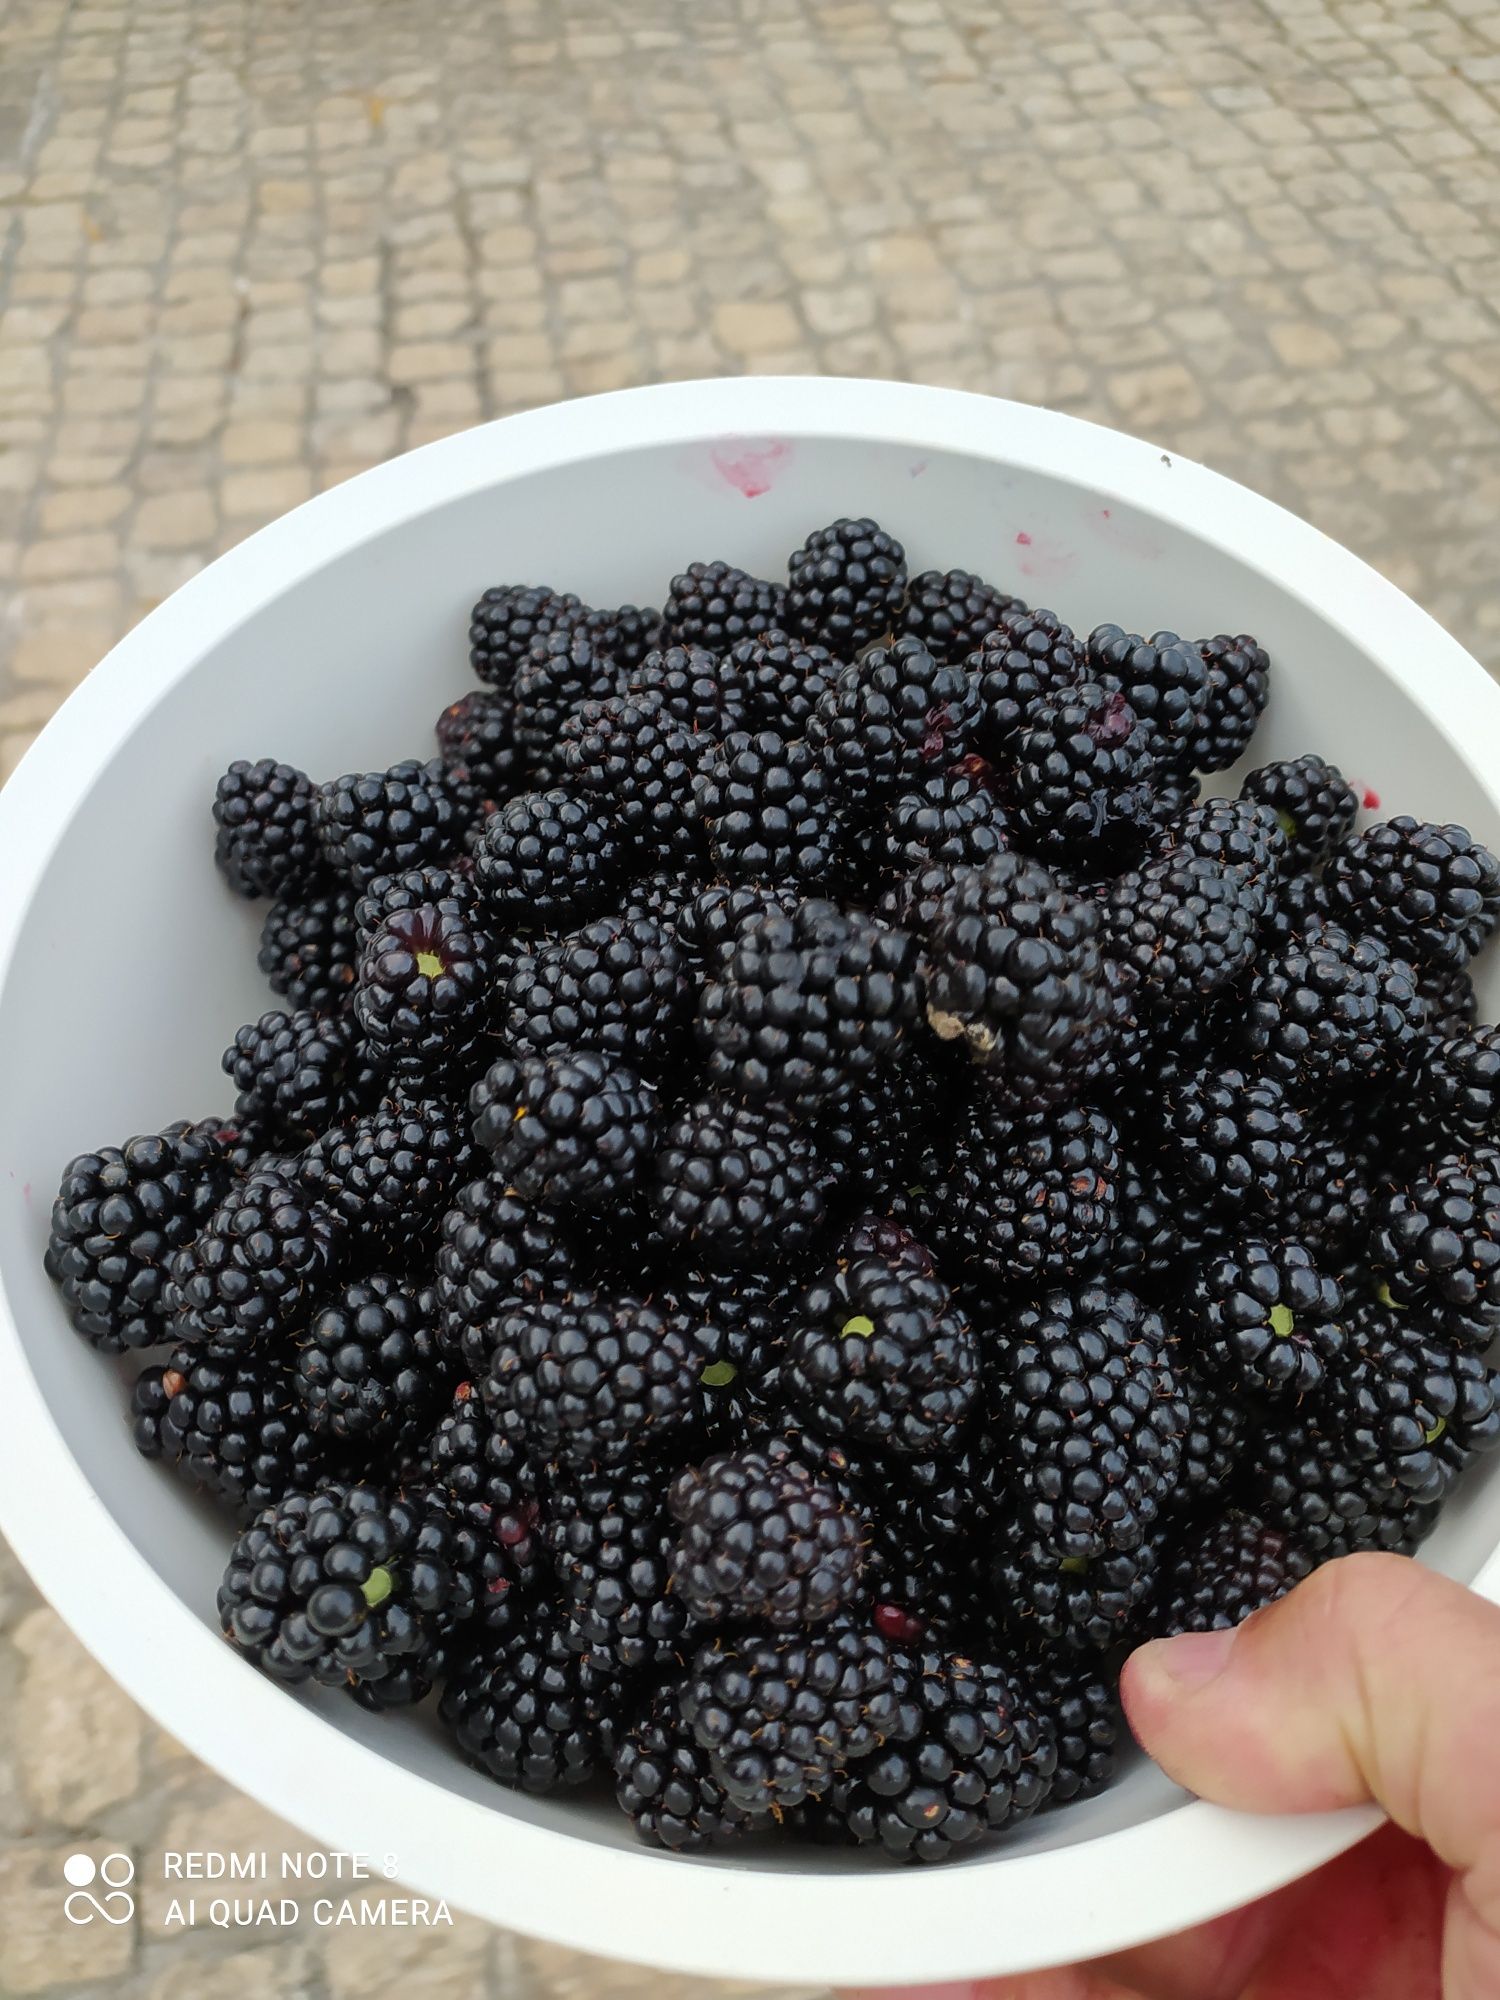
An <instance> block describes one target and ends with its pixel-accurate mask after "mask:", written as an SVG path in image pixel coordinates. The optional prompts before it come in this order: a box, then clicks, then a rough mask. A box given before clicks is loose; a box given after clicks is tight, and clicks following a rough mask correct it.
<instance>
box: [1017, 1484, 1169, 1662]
mask: <svg viewBox="0 0 1500 2000" xmlns="http://www.w3.org/2000/svg"><path fill="white" fill-rule="evenodd" d="M1159 1563H1160V1543H1159V1540H1158V1539H1157V1538H1156V1537H1152V1538H1151V1539H1148V1540H1146V1541H1144V1542H1142V1543H1141V1544H1140V1546H1139V1547H1138V1548H1134V1549H1131V1550H1129V1551H1127V1552H1119V1551H1112V1552H1111V1553H1109V1554H1108V1555H1102V1556H1094V1557H1092V1558H1086V1557H1083V1556H1066V1555H1060V1554H1059V1553H1058V1552H1057V1551H1056V1550H1055V1549H1054V1548H1053V1547H1052V1546H1051V1544H1050V1543H1048V1542H1045V1541H1043V1540H1040V1539H1039V1538H1037V1537H1036V1536H1034V1535H1031V1534H1030V1533H1029V1532H1028V1529H1027V1526H1026V1524H1025V1522H1024V1521H1022V1520H1020V1519H1019V1518H1017V1517H1016V1516H1014V1515H1002V1516H1001V1517H999V1518H998V1520H997V1522H996V1524H995V1528H994V1541H993V1547H992V1550H991V1555H990V1562H989V1568H988V1582H989V1589H990V1593H991V1599H992V1602H993V1603H994V1604H995V1605H996V1607H997V1609H998V1614H999V1616H1000V1618H1001V1620H1002V1622H1003V1625H1004V1628H1005V1630H1006V1631H1007V1632H1008V1633H1009V1634H1010V1635H1011V1636H1012V1637H1013V1638H1014V1639H1015V1640H1016V1641H1018V1642H1019V1643H1020V1644H1021V1645H1023V1646H1024V1647H1025V1648H1026V1649H1027V1650H1029V1651H1036V1650H1038V1649H1040V1648H1042V1647H1045V1648H1047V1649H1049V1650H1051V1649H1053V1648H1058V1649H1060V1650H1061V1651H1063V1652H1065V1653H1113V1652H1116V1651H1117V1649H1118V1648H1119V1647H1120V1645H1121V1644H1122V1643H1124V1642H1127V1641H1128V1640H1129V1639H1130V1638H1131V1636H1132V1635H1133V1633H1134V1632H1135V1631H1136V1629H1137V1628H1138V1625H1139V1621H1140V1618H1141V1615H1142V1613H1143V1611H1144V1610H1145V1607H1146V1606H1147V1605H1148V1604H1149V1603H1150V1601H1151V1595H1152V1592H1153V1591H1154V1589H1155V1587H1156V1578H1157V1572H1158V1567H1159Z"/></svg>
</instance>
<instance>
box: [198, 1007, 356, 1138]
mask: <svg viewBox="0 0 1500 2000" xmlns="http://www.w3.org/2000/svg"><path fill="white" fill-rule="evenodd" d="M224 1069H225V1071H226V1072H227V1074H228V1075H229V1077H230V1079H231V1080H232V1082H233V1084H234V1087H235V1089H236V1091H237V1092H238V1095H237V1096H236V1098H235V1100H234V1111H235V1116H236V1118H238V1119H240V1120H241V1121H242V1122H244V1123H246V1124H250V1125H255V1126H257V1127H259V1128H260V1129H261V1130H262V1131H263V1132H264V1133H265V1135H266V1137H267V1139H268V1140H269V1141H270V1142H272V1143H277V1142H281V1141H290V1142H292V1143H294V1144H297V1145H301V1144H304V1143H305V1142H306V1141H307V1140H309V1139H311V1138H312V1137H313V1135H314V1134H315V1133H318V1132H321V1131H323V1130H324V1128H325V1127H326V1126H328V1125H331V1124H332V1123H333V1121H334V1119H335V1118H337V1117H338V1116H339V1114H340V1112H341V1111H343V1110H344V1109H345V1108H346V1106H350V1105H357V1104H360V1103H367V1102H368V1101H369V1098H370V1095H371V1093H372V1091H373V1090H374V1089H375V1087H376V1084H375V1074H374V1071H373V1070H372V1068H371V1064H370V1059H369V1056H368V1053H367V1052H366V1051H365V1049H364V1047H363V1045H362V1044H361V1043H360V1042H359V1041H358V1039H357V1037H356V1034H355V1030H354V1024H353V1023H352V1022H351V1021H350V1020H349V1018H348V1016H347V1015H342V1014H314V1013H311V1012H309V1011H308V1010H307V1009H303V1010H301V1011H300V1012H298V1013H295V1014H286V1013H270V1014H262V1015H261V1017H260V1019H259V1020H258V1021H249V1022H247V1023H246V1024H245V1026H244V1027H243V1028H239V1029H237V1030H236V1031H235V1037H234V1040H233V1041H232V1042H231V1043H230V1045H229V1047H228V1048H227V1049H226V1050H225V1051H224Z"/></svg>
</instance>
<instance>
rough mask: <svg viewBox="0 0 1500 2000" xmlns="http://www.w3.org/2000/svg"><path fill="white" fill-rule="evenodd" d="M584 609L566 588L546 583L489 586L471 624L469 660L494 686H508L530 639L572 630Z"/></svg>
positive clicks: (527, 652)
mask: <svg viewBox="0 0 1500 2000" xmlns="http://www.w3.org/2000/svg"><path fill="white" fill-rule="evenodd" d="M588 615H589V613H588V608H587V606H586V605H584V604H583V603H581V602H580V600H579V599H578V598H576V597H574V596H572V595H571V594H569V593H568V592H564V591H556V590H549V589H548V587H547V586H546V584H536V585H527V584H523V583H507V584H501V585H498V586H496V588H494V589H492V590H487V591H486V592H485V593H484V595H483V596H482V597H481V598H480V600H479V602H478V603H477V604H476V605H475V606H474V611H473V615H472V617H471V620H470V623H469V665H470V666H471V667H472V668H473V669H474V671H475V673H476V674H477V675H478V676H479V678H480V680H482V681H488V682H489V683H490V685H491V686H492V687H497V688H509V686H510V683H511V682H512V681H513V680H514V678H515V675H516V670H517V668H518V667H520V666H521V664H522V662H523V661H525V660H527V659H529V658H530V656H531V649H532V646H533V644H534V643H536V642H538V641H540V640H544V639H547V638H550V637H551V635H552V634H553V633H554V632H571V631H572V630H573V629H574V627H575V626H577V625H580V624H582V623H583V622H584V620H585V619H586V618H587V617H588Z"/></svg>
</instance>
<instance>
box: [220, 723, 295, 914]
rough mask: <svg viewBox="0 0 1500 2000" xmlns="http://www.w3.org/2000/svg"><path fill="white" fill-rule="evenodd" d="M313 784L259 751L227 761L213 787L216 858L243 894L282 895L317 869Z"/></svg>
mask: <svg viewBox="0 0 1500 2000" xmlns="http://www.w3.org/2000/svg"><path fill="white" fill-rule="evenodd" d="M313 796H314V793H313V784H312V780H311V779H310V778H309V777H308V776H307V775H306V773H305V772H302V771H298V770H296V769H295V768H294V767H293V766H292V765H290V764H278V763H277V762H276V761H275V759H274V758H271V757H262V758H260V759H259V760H258V761H257V762H256V763H253V764H251V763H247V762H246V760H245V759H244V758H243V757H241V758H239V759H238V760H237V761H236V762H235V763H233V764H231V765H230V767H229V769H228V770H227V771H226V772H225V773H224V775H223V777H222V778H220V780H219V782H218V785H217V787H216V789H215V791H214V806H213V812H214V822H215V824H216V825H217V827H218V829H219V831H218V834H217V837H216V839H215V842H214V860H215V861H216V862H217V863H218V864H219V872H220V873H221V874H222V875H223V877H224V879H225V881H226V882H227V883H228V884H229V886H230V888H231V889H233V890H235V891H236V893H237V894H239V895H241V896H285V895H287V894H289V893H290V892H291V891H293V890H296V889H299V888H301V887H302V886H303V885H304V884H305V883H306V882H308V881H310V880H311V878H312V877H313V876H314V875H315V874H316V873H317V868H318V841H317V835H316V833H315V831H314V829H313Z"/></svg>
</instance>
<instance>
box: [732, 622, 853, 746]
mask: <svg viewBox="0 0 1500 2000" xmlns="http://www.w3.org/2000/svg"><path fill="white" fill-rule="evenodd" d="M726 670H727V671H728V672H729V673H731V674H732V675H733V685H734V686H735V687H736V688H737V689H738V690H739V693H740V698H741V700H742V702H743V706H744V716H745V727H746V728H747V729H750V730H757V729H773V730H775V732H776V734H777V735H778V736H782V737H785V738H787V739H788V740H791V739H793V738H795V737H800V736H805V735H806V733H807V725H808V722H809V720H810V719H811V716H812V712H813V710H814V709H815V708H816V707H817V705H818V703H819V702H820V701H821V700H822V699H823V696H824V695H825V694H826V693H827V692H828V690H829V688H831V687H832V686H833V683H834V681H835V680H836V679H837V677H838V672H839V663H838V661H837V660H835V659H834V657H833V655H832V653H830V652H829V650H828V648H827V647H826V646H814V645H812V644H811V643H810V642H809V641H808V640H806V639H794V638H792V637H791V636H790V635H789V634H788V633H786V632H781V631H775V630H772V631H769V632H762V633H760V634H759V635H758V636H757V637H756V638H754V639H741V640H740V642H739V644H738V645H736V646H731V647H730V649H729V653H728V657H727V660H726Z"/></svg>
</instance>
